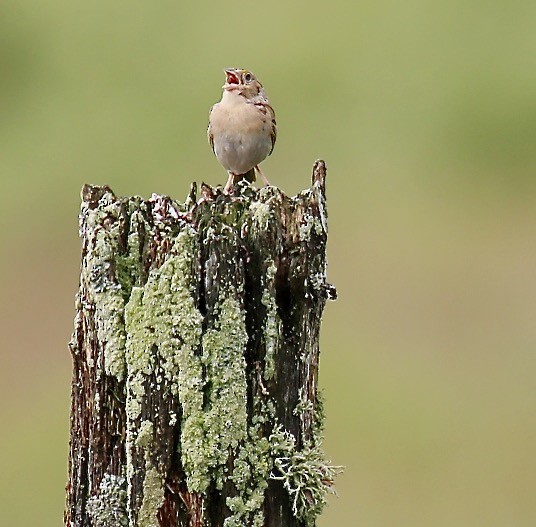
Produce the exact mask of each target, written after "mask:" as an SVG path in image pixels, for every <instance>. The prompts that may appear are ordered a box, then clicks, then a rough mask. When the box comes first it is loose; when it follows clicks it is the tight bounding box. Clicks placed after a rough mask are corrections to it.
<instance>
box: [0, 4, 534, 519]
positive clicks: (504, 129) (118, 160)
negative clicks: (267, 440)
mask: <svg viewBox="0 0 536 527" xmlns="http://www.w3.org/2000/svg"><path fill="white" fill-rule="evenodd" d="M535 57H536V3H535V2H531V1H529V0H517V1H516V0H514V1H511V2H508V3H507V2H500V1H498V0H491V1H489V0H488V1H487V2H478V1H467V0H465V1H463V2H461V1H459V0H454V1H450V2H447V1H442V2H433V3H431V2H426V1H424V0H410V1H409V2H398V3H397V2H392V1H391V2H390V1H385V0H380V1H371V0H365V1H363V2H359V3H351V2H343V1H341V0H332V1H330V2H319V1H309V2H305V1H301V2H283V1H275V2H262V3H253V2H249V3H244V2H233V3H229V2H220V3H214V2H212V3H210V2H193V3H186V2H177V1H175V2H172V1H169V0H167V1H166V0H163V1H161V2H141V1H139V0H134V1H130V2H125V1H115V2H108V1H104V0H95V1H93V2H81V1H78V0H77V1H70V2H67V1H61V0H47V1H46V2H45V1H39V0H38V1H34V2H30V1H28V0H23V1H21V0H3V2H2V5H1V7H0V79H1V80H0V112H1V119H0V170H1V178H2V180H1V181H2V191H1V193H0V200H1V202H0V206H1V207H0V215H1V222H2V229H1V236H2V240H1V255H2V258H1V260H0V266H1V269H0V271H1V272H0V279H1V281H2V285H1V291H2V292H1V303H2V306H1V309H2V316H1V317H0V323H1V326H2V327H1V331H0V334H1V339H2V341H1V367H0V396H1V399H0V401H1V402H0V413H1V414H0V423H1V430H2V433H1V434H0V455H1V457H2V465H1V466H2V468H1V471H0V474H1V475H0V501H1V506H0V524H2V525H9V526H15V527H16V526H23V525H38V526H43V527H52V526H56V525H61V523H62V513H63V502H64V490H63V489H64V485H65V480H66V475H67V473H66V464H67V452H68V450H67V448H68V447H67V443H68V412H69V390H70V366H71V363H70V356H69V352H68V349H67V342H68V340H69V337H70V332H71V328H72V319H73V315H74V306H73V299H74V295H75V292H76V288H77V281H78V265H79V240H78V238H77V212H78V207H79V192H80V188H81V186H82V185H83V183H85V182H88V183H98V184H104V183H106V184H109V185H110V186H111V187H112V188H113V189H114V191H115V192H116V193H117V194H122V195H132V194H141V195H143V196H146V197H148V196H150V195H151V193H152V192H158V193H164V194H170V195H173V196H174V197H177V198H182V197H184V196H186V194H187V191H188V188H189V184H190V182H191V181H192V180H196V181H198V182H199V181H201V180H204V181H206V182H208V183H210V184H217V183H223V182H224V181H225V178H226V174H225V173H224V171H223V169H222V168H221V167H220V166H219V165H218V163H217V161H216V160H215V158H214V157H213V155H212V152H211V150H210V148H209V146H208V144H207V141H206V136H205V130H206V122H207V116H208V110H209V107H210V106H211V104H213V103H214V102H216V101H217V100H219V97H220V94H221V89H220V88H221V85H222V83H223V80H224V75H223V72H222V68H224V67H226V66H242V67H246V68H249V69H251V70H253V71H254V72H255V73H256V74H257V76H258V77H259V78H260V79H261V81H262V82H263V83H264V85H265V87H266V90H267V93H268V95H269V97H270V101H271V102H272V104H273V106H274V107H275V109H276V112H277V118H278V125H279V136H278V141H277V145H276V148H275V151H274V155H273V156H272V157H271V158H269V159H268V160H267V161H266V162H265V163H264V165H263V167H264V171H265V173H266V174H267V176H268V177H269V178H270V180H271V181H272V182H273V183H275V184H277V185H278V186H280V187H281V188H282V189H284V190H285V191H286V192H287V193H289V194H294V193H296V192H298V191H300V190H301V189H303V188H305V187H307V186H308V184H309V181H310V172H311V167H312V164H313V162H314V160H315V159H316V158H319V157H320V158H323V159H325V160H326V161H327V164H328V169H329V173H328V205H329V212H330V240H329V258H330V267H329V279H330V281H331V282H333V283H334V284H335V285H336V286H337V288H338V290H339V294H340V299H339V300H338V301H337V302H335V303H330V304H329V305H328V306H327V308H326V312H325V320H324V325H323V334H322V339H323V348H322V360H321V373H320V377H321V378H320V381H321V384H322V386H323V388H324V392H325V395H326V398H327V416H328V419H327V427H326V434H325V435H326V440H325V448H326V450H327V453H328V455H329V457H330V458H331V459H332V460H333V462H334V463H336V464H343V465H346V472H345V474H344V475H342V476H341V477H340V478H339V480H338V484H337V488H338V494H339V497H338V498H332V499H330V504H329V506H328V507H327V509H326V511H325V513H324V514H323V516H322V517H321V518H320V520H319V522H318V525H319V527H327V526H335V525H337V526H338V525H347V526H354V525H355V526H366V527H384V526H385V527H387V526H396V527H405V526H407V527H419V526H427V527H428V526H434V527H442V526H445V527H451V526H454V525H455V526H457V527H461V526H469V527H473V526H475V525H485V526H486V527H495V526H497V527H498V526H516V527H520V526H521V527H523V526H527V527H528V526H530V527H532V526H534V525H536V500H535V499H534V491H535V488H536V487H535V485H536V456H535V455H534V447H535V444H536V422H535V411H536V387H535V375H534V372H535V371H536V369H535V368H536V324H535V319H534V317H535V313H536V265H535V263H536V207H535V193H536V182H535V177H534V176H535V173H536V154H535V149H536V148H535V147H536V68H535V63H534V60H535Z"/></svg>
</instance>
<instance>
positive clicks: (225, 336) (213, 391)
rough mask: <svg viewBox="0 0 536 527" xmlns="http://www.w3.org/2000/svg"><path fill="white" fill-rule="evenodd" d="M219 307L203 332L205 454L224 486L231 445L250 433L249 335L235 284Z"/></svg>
mask: <svg viewBox="0 0 536 527" xmlns="http://www.w3.org/2000/svg"><path fill="white" fill-rule="evenodd" d="M216 311H217V315H218V317H217V320H216V324H215V326H214V327H213V328H210V329H208V330H207V331H206V333H205V334H204V335H203V354H202V360H203V365H204V367H205V371H206V377H207V384H208V388H209V393H208V404H207V408H206V410H205V414H204V423H205V430H206V445H205V452H204V457H205V458H206V462H208V465H209V467H213V468H214V469H215V479H216V487H217V488H221V486H222V485H223V480H224V472H223V468H224V466H225V464H226V462H227V457H228V455H229V449H236V448H237V446H238V444H239V442H240V441H243V440H244V439H245V438H246V436H247V412H246V397H247V394H246V390H247V386H246V375H245V369H246V362H245V358H244V352H245V349H246V345H247V339H248V336H247V332H246V321H245V313H244V310H243V309H242V306H241V305H240V303H239V301H238V298H237V291H235V290H234V288H232V287H230V288H229V290H228V291H227V292H223V293H220V298H219V302H218V305H217V307H216ZM196 455H197V456H198V455H199V453H197V454H196Z"/></svg>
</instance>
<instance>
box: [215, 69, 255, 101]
mask: <svg viewBox="0 0 536 527" xmlns="http://www.w3.org/2000/svg"><path fill="white" fill-rule="evenodd" d="M223 71H224V72H225V76H226V79H225V84H224V85H223V89H224V90H225V91H229V92H231V91H236V92H238V93H239V94H240V95H243V96H244V97H246V98H247V99H251V98H253V97H256V96H257V95H259V93H261V91H262V84H261V83H260V82H259V81H258V80H257V78H256V77H255V75H253V73H251V71H248V70H242V69H239V68H226V69H225V70H223Z"/></svg>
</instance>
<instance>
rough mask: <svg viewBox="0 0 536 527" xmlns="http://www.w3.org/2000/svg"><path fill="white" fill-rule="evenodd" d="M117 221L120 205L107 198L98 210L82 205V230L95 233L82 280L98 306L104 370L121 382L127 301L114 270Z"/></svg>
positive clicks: (99, 335) (96, 315)
mask: <svg viewBox="0 0 536 527" xmlns="http://www.w3.org/2000/svg"><path fill="white" fill-rule="evenodd" d="M118 218H119V206H118V205H117V204H116V203H115V202H113V201H110V200H109V196H108V195H105V196H104V198H102V199H101V206H100V207H97V208H95V209H90V208H89V207H87V205H86V204H85V203H84V204H83V206H82V211H81V214H80V229H81V231H82V229H85V231H86V232H87V233H93V238H89V239H88V243H89V245H90V247H88V251H87V253H86V259H87V260H86V262H85V265H84V266H83V268H82V269H83V275H82V277H81V281H82V283H85V284H87V285H88V288H89V291H88V293H89V299H90V300H91V301H92V302H93V303H94V306H95V316H94V320H95V324H96V330H97V338H98V341H99V342H100V343H101V345H102V346H103V350H104V370H105V372H106V373H107V374H108V375H114V376H116V377H117V378H118V379H119V380H122V379H123V378H124V374H125V360H124V357H125V342H126V335H125V327H124V321H123V312H124V307H125V301H124V298H123V295H122V292H121V284H120V283H119V282H118V281H117V279H116V276H115V269H114V261H115V257H116V254H115V253H114V250H115V248H116V247H117V245H118V243H117V240H118V238H119V234H120V232H119V221H118ZM97 366H98V367H102V365H100V364H99V365H97Z"/></svg>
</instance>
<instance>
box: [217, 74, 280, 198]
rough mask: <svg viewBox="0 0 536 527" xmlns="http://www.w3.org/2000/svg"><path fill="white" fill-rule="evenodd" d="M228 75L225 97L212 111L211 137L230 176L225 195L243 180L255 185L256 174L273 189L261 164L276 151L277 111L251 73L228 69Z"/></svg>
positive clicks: (220, 160) (224, 89)
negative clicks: (260, 166)
mask: <svg viewBox="0 0 536 527" xmlns="http://www.w3.org/2000/svg"><path fill="white" fill-rule="evenodd" d="M224 72H225V76H226V79H225V84H224V85H223V86H222V88H223V95H222V98H221V101H220V102H219V103H216V104H215V105H214V106H212V108H211V109H210V114H209V119H208V130H207V135H208V141H209V143H210V146H211V147H212V150H213V152H214V154H215V156H216V158H217V159H218V161H219V162H220V163H221V164H222V166H223V168H225V170H227V172H228V174H229V177H228V179H227V183H226V185H225V191H227V192H228V191H229V190H230V189H231V188H232V187H233V185H234V184H235V183H236V182H237V181H239V180H240V179H247V180H248V181H250V182H253V181H255V172H258V173H259V175H260V177H261V179H262V181H263V183H264V184H265V185H269V184H270V183H269V182H268V180H267V179H266V177H265V176H264V174H263V173H262V171H261V169H260V168H259V164H260V163H261V162H262V161H264V159H266V157H267V156H269V155H270V154H271V153H272V151H273V149H274V145H275V140H276V137H277V127H276V122H275V112H274V109H273V108H272V107H271V106H270V103H269V102H268V98H267V97H266V93H265V91H264V88H263V86H262V84H261V83H260V82H259V81H258V80H257V78H256V77H255V75H253V73H251V71H248V70H243V69H238V68H227V69H225V70H224Z"/></svg>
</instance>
